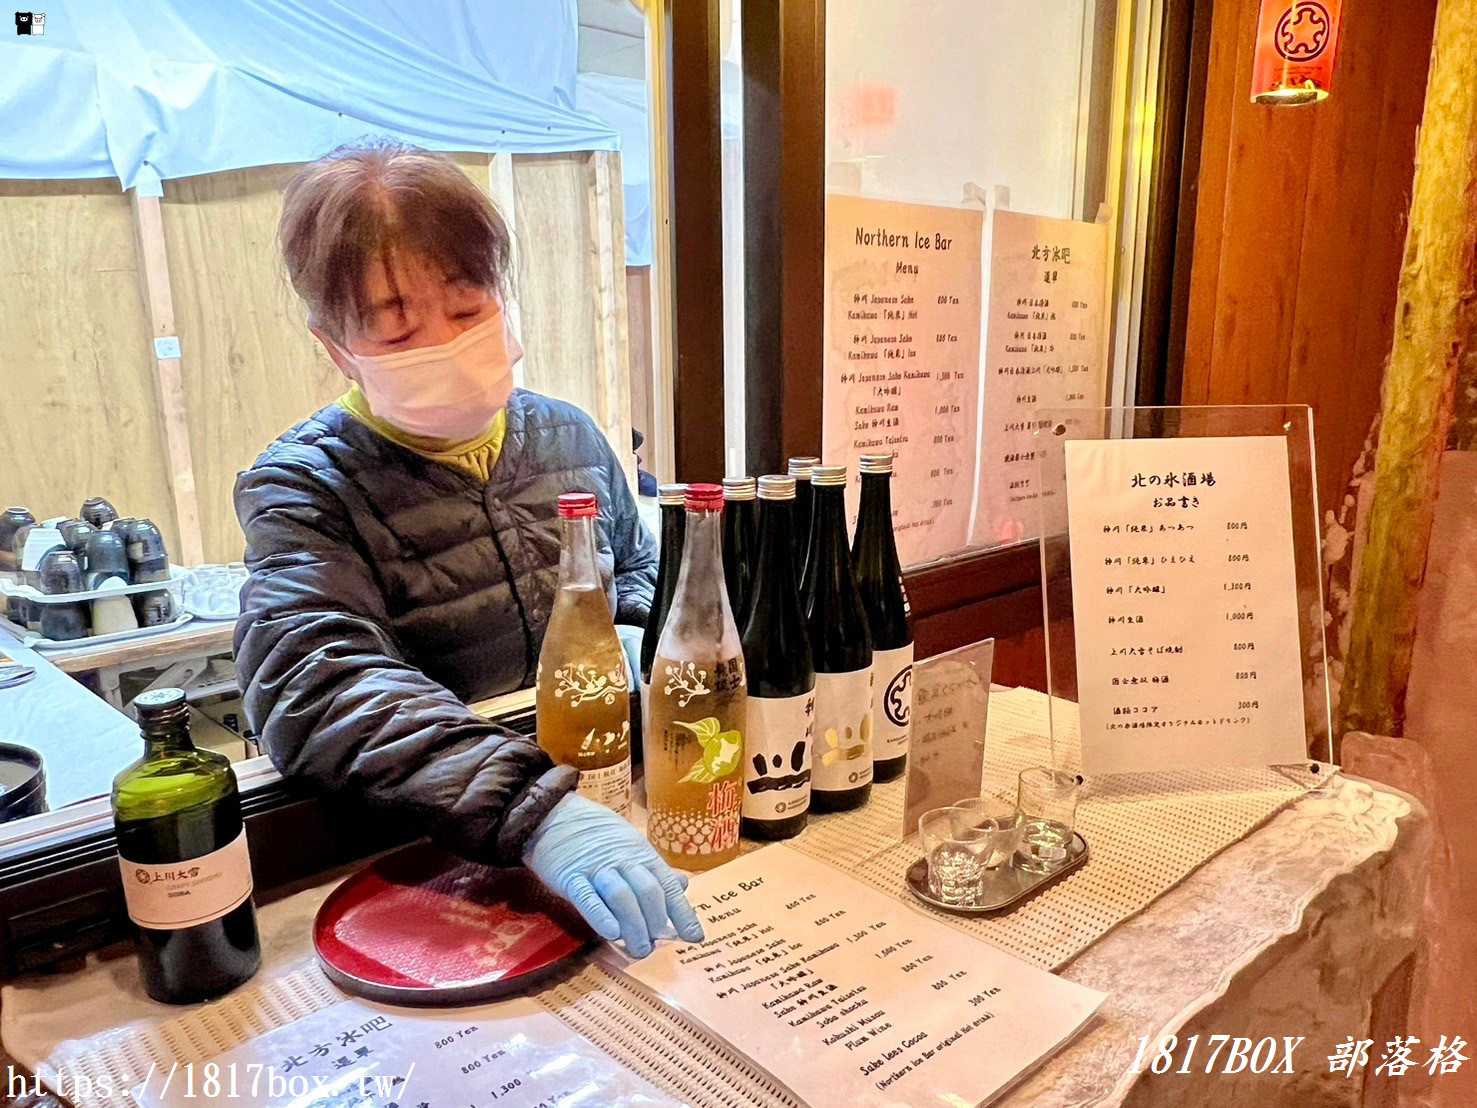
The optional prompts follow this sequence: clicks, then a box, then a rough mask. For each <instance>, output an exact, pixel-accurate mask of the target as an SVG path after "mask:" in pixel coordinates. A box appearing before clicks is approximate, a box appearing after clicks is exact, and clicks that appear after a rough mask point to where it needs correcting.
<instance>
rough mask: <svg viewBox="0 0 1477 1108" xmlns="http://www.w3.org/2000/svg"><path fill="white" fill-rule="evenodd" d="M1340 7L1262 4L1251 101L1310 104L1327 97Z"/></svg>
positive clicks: (1324, 0)
mask: <svg viewBox="0 0 1477 1108" xmlns="http://www.w3.org/2000/svg"><path fill="white" fill-rule="evenodd" d="M1343 7H1344V4H1343V0H1262V14H1261V19H1260V21H1259V22H1258V24H1257V31H1256V58H1255V61H1254V62H1253V64H1252V70H1251V98H1252V100H1254V101H1255V102H1256V103H1258V104H1314V103H1317V102H1318V101H1319V100H1324V99H1326V98H1327V97H1328V93H1329V90H1330V89H1331V88H1332V87H1333V64H1334V59H1335V58H1336V57H1337V55H1338V42H1339V17H1340V16H1341V15H1342V14H1343Z"/></svg>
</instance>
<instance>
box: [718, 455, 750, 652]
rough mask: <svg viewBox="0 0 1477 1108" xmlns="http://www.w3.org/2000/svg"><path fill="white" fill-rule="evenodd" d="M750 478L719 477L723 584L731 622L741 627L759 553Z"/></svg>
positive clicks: (747, 606)
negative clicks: (732, 619) (721, 503)
mask: <svg viewBox="0 0 1477 1108" xmlns="http://www.w3.org/2000/svg"><path fill="white" fill-rule="evenodd" d="M756 487H757V486H756V485H755V482H754V478H752V477H725V478H723V583H724V584H725V585H726V586H727V587H728V606H729V608H730V609H732V610H733V618H734V622H735V623H737V625H738V626H739V627H740V628H742V627H743V625H744V616H745V615H746V614H747V613H748V610H749V598H750V595H751V594H752V591H753V586H754V563H755V560H756V559H757V557H758V554H759V550H758V547H759V530H758V526H757V524H756V523H755V515H754V495H755V490H756Z"/></svg>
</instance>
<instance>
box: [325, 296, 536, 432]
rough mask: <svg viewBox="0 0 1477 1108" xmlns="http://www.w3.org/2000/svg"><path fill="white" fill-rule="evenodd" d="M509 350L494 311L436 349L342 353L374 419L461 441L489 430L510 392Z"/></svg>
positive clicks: (503, 322) (503, 320)
mask: <svg viewBox="0 0 1477 1108" xmlns="http://www.w3.org/2000/svg"><path fill="white" fill-rule="evenodd" d="M510 346H512V347H515V348H516V340H513V339H512V336H511V335H510V334H509V331H508V322H507V316H506V314H505V313H504V312H503V311H502V310H499V311H497V312H495V313H494V314H493V315H492V316H491V317H490V318H488V319H484V320H483V321H482V322H481V323H478V324H477V325H476V326H473V327H469V328H467V330H465V331H463V332H462V333H461V334H460V335H458V336H457V337H456V338H454V339H452V340H451V341H450V342H447V343H442V344H441V345H440V346H422V347H420V348H419V349H416V350H404V351H399V352H397V353H394V354H353V353H350V352H349V351H347V350H345V351H343V354H344V357H345V358H347V359H348V361H349V362H350V364H351V365H353V367H354V370H355V373H356V374H357V378H358V381H359V387H360V388H362V389H363V390H364V396H365V398H366V399H367V400H368V401H369V408H370V410H371V411H372V412H374V414H375V415H377V416H379V417H380V418H381V419H383V420H387V421H389V422H390V423H393V424H394V425H395V426H396V427H399V428H400V429H401V430H403V431H408V432H410V434H412V435H421V436H424V437H426V438H433V439H445V440H447V441H450V442H465V441H466V440H467V439H472V438H476V437H477V436H478V435H480V434H482V432H484V431H486V430H487V428H488V427H489V426H491V425H492V420H493V417H494V416H496V415H497V413H498V412H499V411H501V410H502V408H504V407H505V406H506V405H507V403H508V397H509V396H511V395H512V393H513V362H514V361H515V360H516V358H515V357H514V356H513V354H512V351H511V350H510V349H509V347H510ZM522 353H523V352H522V351H521V350H519V351H518V356H520V357H521V356H522Z"/></svg>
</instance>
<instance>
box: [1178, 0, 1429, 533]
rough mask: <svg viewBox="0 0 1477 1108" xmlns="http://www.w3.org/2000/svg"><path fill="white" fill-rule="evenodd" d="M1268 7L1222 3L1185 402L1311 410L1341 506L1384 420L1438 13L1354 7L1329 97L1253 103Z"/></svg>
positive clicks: (1386, 3) (1419, 6)
mask: <svg viewBox="0 0 1477 1108" xmlns="http://www.w3.org/2000/svg"><path fill="white" fill-rule="evenodd" d="M1259 7H1260V2H1259V0H1216V4H1215V16H1214V24H1213V30H1212V45H1211V56H1210V69H1209V75H1208V81H1207V87H1206V103H1205V116H1204V123H1205V126H1204V137H1203V148H1202V154H1201V162H1200V177H1199V196H1198V208H1197V212H1196V224H1195V247H1194V263H1193V269H1192V274H1191V287H1190V304H1189V318H1188V328H1187V336H1186V348H1185V360H1184V375H1185V376H1184V393H1183V399H1184V403H1186V404H1278V403H1303V404H1311V405H1312V406H1313V411H1314V428H1315V435H1316V440H1317V448H1318V457H1319V466H1318V468H1319V503H1320V505H1321V506H1322V507H1323V508H1324V509H1325V510H1326V509H1328V508H1336V507H1337V505H1338V501H1339V499H1340V498H1341V497H1342V495H1343V490H1344V486H1345V485H1346V484H1347V482H1348V480H1349V476H1350V470H1351V468H1352V466H1353V463H1354V460H1355V459H1356V458H1357V456H1358V454H1359V451H1360V449H1361V447H1362V446H1363V444H1364V439H1365V436H1366V434H1367V432H1368V430H1369V425H1370V422H1371V420H1372V419H1373V418H1374V415H1375V413H1376V412H1377V410H1378V407H1379V388H1380V378H1381V374H1382V371H1383V366H1384V361H1385V358H1386V356H1387V355H1388V353H1389V349H1390V339H1391V335H1392V329H1393V314H1394V308H1395V290H1396V284H1397V279H1398V276H1399V268H1400V256H1401V253H1402V251H1403V249H1404V245H1405V215H1406V212H1407V211H1408V208H1409V204H1410V183H1411V176H1412V172H1413V165H1414V161H1413V160H1414V155H1415V136H1416V130H1417V127H1418V125H1419V122H1420V116H1421V108H1422V104H1423V101H1424V97H1425V87H1426V71H1427V67H1428V65H1429V61H1430V52H1431V31H1432V24H1433V20H1434V17H1435V10H1436V3H1435V0H1359V2H1358V3H1348V4H1345V5H1344V15H1343V19H1344V24H1343V28H1342V30H1341V32H1340V43H1339V58H1338V63H1337V69H1336V71H1335V75H1334V89H1333V95H1332V96H1331V97H1330V98H1329V99H1328V100H1326V101H1324V102H1323V103H1321V104H1317V105H1313V106H1310V107H1296V108H1286V107H1268V106H1264V105H1260V104H1253V103H1251V100H1250V87H1251V61H1252V49H1253V42H1254V38H1255V32H1256V21H1257V13H1258V9H1259Z"/></svg>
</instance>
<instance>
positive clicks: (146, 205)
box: [129, 189, 205, 566]
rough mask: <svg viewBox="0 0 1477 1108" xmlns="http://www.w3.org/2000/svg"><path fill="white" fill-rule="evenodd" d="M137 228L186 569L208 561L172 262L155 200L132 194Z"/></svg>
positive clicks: (171, 484)
mask: <svg viewBox="0 0 1477 1108" xmlns="http://www.w3.org/2000/svg"><path fill="white" fill-rule="evenodd" d="M129 195H130V197H131V198H132V200H133V225H134V230H135V232H136V234H137V236H138V239H137V241H138V251H139V265H140V268H141V269H142V270H143V275H144V296H145V299H146V300H147V306H148V310H149V333H150V335H151V336H152V338H153V340H154V374H155V382H156V383H157V384H158V386H159V414H160V416H161V417H162V419H163V422H164V444H165V448H166V450H167V452H168V455H169V487H170V490H171V491H172V492H173V494H174V521H175V526H176V527H177V528H178V530H179V540H180V549H179V551H178V552H177V554H176V557H178V558H179V559H180V560H182V561H183V562H184V564H185V565H187V566H198V565H200V564H201V563H203V562H204V561H205V544H204V540H203V539H202V537H201V531H200V505H199V500H198V498H197V495H196V492H195V461H194V455H193V454H192V453H191V450H190V423H189V411H188V409H187V408H186V406H185V385H184V379H183V378H182V377H181V375H180V351H179V338H178V336H177V335H176V334H175V330H174V296H173V294H172V293H171V292H170V289H169V258H168V256H167V255H166V253H165V250H164V218H163V215H162V213H161V211H160V208H159V198H158V197H157V196H140V195H139V192H138V189H134V190H132V192H130V194H129ZM161 340H162V341H161Z"/></svg>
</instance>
